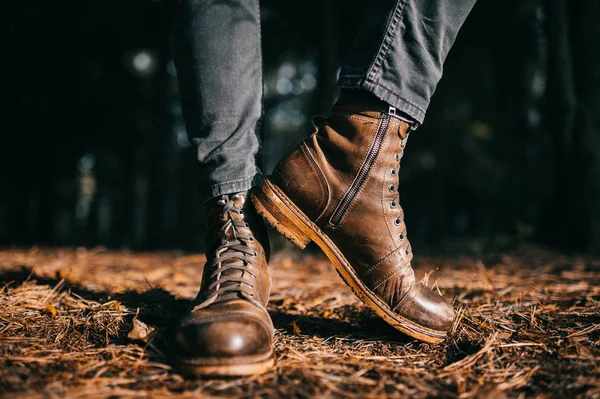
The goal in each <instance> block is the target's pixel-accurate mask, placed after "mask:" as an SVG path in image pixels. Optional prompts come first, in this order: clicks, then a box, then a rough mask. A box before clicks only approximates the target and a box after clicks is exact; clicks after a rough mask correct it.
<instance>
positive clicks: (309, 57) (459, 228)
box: [0, 0, 600, 253]
mask: <svg viewBox="0 0 600 399" xmlns="http://www.w3.org/2000/svg"><path fill="white" fill-rule="evenodd" d="M365 3H368V2H363V1H356V0H351V1H348V0H346V1H342V0H321V1H316V0H306V1H302V2H297V1H289V0H285V1H282V0H279V1H277V0H263V1H262V4H261V8H262V24H263V26H262V30H263V52H264V69H265V75H264V82H265V123H264V124H263V125H264V140H265V145H264V154H263V157H264V164H265V169H266V171H267V172H269V171H270V170H271V169H272V168H273V166H274V165H275V164H276V162H277V161H278V160H279V159H280V158H281V157H282V156H283V155H285V154H286V153H287V152H288V151H289V150H290V149H291V148H293V147H294V146H295V145H296V144H297V143H299V142H300V141H301V140H302V139H304V138H305V137H307V136H308V135H309V134H310V133H311V132H312V128H311V124H310V117H311V115H312V114H314V113H326V111H327V109H328V108H329V107H330V106H331V104H332V103H333V101H334V100H335V98H336V95H337V89H336V87H335V79H336V75H337V73H338V65H339V63H340V61H341V59H342V58H343V57H344V55H345V54H346V53H347V51H348V49H349V47H350V45H351V44H352V38H353V35H354V32H355V31H356V29H357V26H358V22H359V21H360V16H361V14H362V12H363V11H362V10H363V7H365V6H366V5H365ZM9 4H10V5H6V4H5V5H3V11H2V12H1V13H0V36H1V38H0V43H2V52H3V54H2V55H1V56H0V76H1V81H2V82H3V84H2V94H1V96H0V98H1V99H2V100H1V103H0V132H1V140H0V166H1V168H2V169H1V173H0V245H3V246H7V245H19V246H23V245H32V244H39V245H99V244H101V245H106V246H109V247H117V248H119V247H131V248H140V249H141V248H144V249H148V248H183V249H190V250H193V249H199V248H201V247H202V240H203V221H202V212H201V204H200V202H199V199H198V198H197V197H196V195H195V188H194V184H193V182H194V174H195V173H196V169H195V168H194V166H195V162H196V161H195V159H194V151H193V149H192V148H191V147H190V143H189V142H188V140H187V136H186V132H185V128H184V125H183V120H182V117H181V109H180V103H179V97H178V89H177V78H176V70H175V68H174V65H173V62H172V54H171V39H172V38H171V34H172V31H173V25H174V23H175V19H174V16H175V12H176V8H177V2H176V1H169V0H162V1H161V0H154V1H150V0H145V1H142V0H119V1H116V0H102V1H98V0H78V1H72V0H71V1H69V0H67V1H61V2H49V1H42V0H30V1H27V2H12V3H9ZM367 6H368V5H367ZM599 39H600V1H599V0H579V1H567V0H562V1H560V0H555V1H547V2H544V1H537V0H519V1H517V0H509V1H502V2H499V1H491V0H480V1H479V3H478V4H477V5H476V6H475V8H474V10H473V12H472V14H471V16H470V18H469V19H468V20H467V22H466V24H465V26H464V27H463V29H462V31H461V32H460V34H459V36H458V39H457V41H456V44H455V46H454V48H453V50H452V51H451V52H450V55H449V57H448V60H447V62H446V65H445V72H444V78H443V79H442V82H441V83H440V85H439V87H438V89H437V91H436V94H435V95H434V98H433V102H432V104H431V107H430V109H429V113H428V115H427V117H426V120H425V124H424V125H423V126H422V127H421V128H420V129H419V130H418V131H417V132H416V133H415V134H413V135H412V137H411V140H410V141H409V147H408V149H409V151H407V154H406V158H405V159H404V161H403V168H402V175H401V180H402V185H401V199H402V204H403V206H404V207H405V210H406V212H407V224H408V226H409V234H410V237H411V241H412V242H413V244H416V246H422V247H427V246H429V247H431V248H440V249H452V248H458V249H461V248H466V249H468V250H470V251H475V252H481V251H484V250H485V249H486V248H489V247H490V246H494V247H504V246H511V245H515V244H518V243H520V242H523V241H536V242H540V243H544V244H547V245H551V246H554V247H557V248H561V249H565V250H575V251H588V252H596V253H598V252H600V45H599V43H598V41H599Z"/></svg>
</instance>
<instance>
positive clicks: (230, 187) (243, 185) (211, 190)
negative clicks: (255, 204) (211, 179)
mask: <svg viewBox="0 0 600 399" xmlns="http://www.w3.org/2000/svg"><path fill="white" fill-rule="evenodd" d="M262 178H263V175H262V173H261V172H260V171H259V170H257V171H256V174H255V175H254V176H252V177H249V178H247V179H243V180H233V181H227V182H221V183H216V184H213V185H212V186H209V187H208V188H203V189H202V188H201V189H200V196H201V197H202V200H203V201H204V202H206V201H208V200H209V199H211V198H214V197H218V196H220V195H223V194H232V193H239V192H240V191H248V190H250V189H251V188H252V187H254V186H255V185H257V184H258V183H259V182H260V181H261V180H262Z"/></svg>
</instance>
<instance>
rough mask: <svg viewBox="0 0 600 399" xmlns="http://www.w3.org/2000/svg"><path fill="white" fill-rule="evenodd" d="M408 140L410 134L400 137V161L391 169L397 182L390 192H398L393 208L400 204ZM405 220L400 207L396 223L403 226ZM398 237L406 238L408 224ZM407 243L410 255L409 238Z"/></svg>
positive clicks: (397, 158) (406, 250) (397, 156)
mask: <svg viewBox="0 0 600 399" xmlns="http://www.w3.org/2000/svg"><path fill="white" fill-rule="evenodd" d="M407 140H408V134H407V135H406V136H405V137H403V138H401V139H400V148H401V150H400V152H399V153H396V154H395V157H396V161H397V162H398V166H397V167H396V168H393V169H392V170H391V172H390V173H391V174H392V176H395V177H396V179H397V180H396V182H397V184H392V185H390V192H395V193H396V197H395V198H394V199H393V200H392V202H390V207H391V208H397V207H398V206H400V161H401V160H402V156H403V155H404V147H405V146H406V141H407ZM403 222H404V212H403V211H402V209H400V216H398V217H396V218H395V219H394V225H396V226H398V227H401V226H403V224H404V223H403ZM398 238H399V239H400V240H401V241H402V240H404V239H405V238H406V226H404V229H403V230H402V231H401V232H400V234H399V235H398ZM405 242H406V243H407V245H406V248H405V249H404V252H405V253H406V254H407V255H408V253H409V252H410V243H408V240H406V241H405Z"/></svg>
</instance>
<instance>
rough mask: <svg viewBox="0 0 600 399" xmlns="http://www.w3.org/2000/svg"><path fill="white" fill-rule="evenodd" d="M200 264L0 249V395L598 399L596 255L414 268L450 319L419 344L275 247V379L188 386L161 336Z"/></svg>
mask: <svg viewBox="0 0 600 399" xmlns="http://www.w3.org/2000/svg"><path fill="white" fill-rule="evenodd" d="M203 262H204V257H203V256H200V255H186V254H182V253H133V252H128V251H116V252H115V251H107V250H105V249H102V248H96V249H61V250H57V249H37V248H34V249H32V250H29V251H25V250H4V251H0V397H5V398H22V397H32V398H33V397H47V398H48V397H49V398H52V397H69V398H78V397H81V398H107V397H167V396H168V397H177V398H183V397H220V396H225V397H255V396H259V397H285V398H288V397H357V398H367V397H385V396H388V397H460V398H470V397H493V398H503V397H569V396H571V397H576V396H582V397H596V398H598V397H600V304H599V302H600V272H599V271H600V260H599V259H595V258H587V257H584V256H577V255H570V256H567V255H561V254H558V253H554V252H551V251H549V250H544V249H540V248H536V247H530V246H525V247H521V248H519V249H516V250H512V251H509V252H502V253H499V254H496V255H489V256H486V257H484V258H477V257H470V256H430V257H428V256H421V257H416V259H415V269H416V270H417V275H418V277H419V278H425V279H428V284H429V285H430V286H434V287H437V289H439V290H440V292H441V293H442V294H443V295H444V296H445V297H446V298H448V299H450V300H452V301H453V303H454V307H455V309H456V312H457V318H456V321H455V324H454V326H453V328H452V331H451V332H450V334H449V337H448V339H447V340H446V341H445V343H443V344H440V345H432V344H426V343H421V342H418V341H415V340H412V339H410V338H408V337H406V336H404V335H402V334H401V333H399V332H396V331H395V330H393V329H392V328H391V327H388V326H387V325H386V324H385V323H383V322H381V321H380V320H378V319H377V317H376V316H375V315H374V314H373V313H372V312H371V311H370V310H369V309H367V308H366V307H365V306H364V305H363V304H362V303H360V302H359V300H357V299H356V298H355V297H354V295H353V294H352V292H351V291H350V289H349V288H348V287H347V286H346V285H345V284H344V283H343V282H342V280H341V279H340V278H339V277H338V275H337V273H336V272H335V271H334V270H333V267H332V266H331V265H330V264H329V262H328V261H327V260H326V259H325V258H324V257H321V256H319V255H314V254H310V253H299V252H296V251H293V250H289V249H288V250H284V251H281V252H279V253H277V254H276V255H275V256H274V259H273V261H272V263H271V264H272V266H271V270H272V275H273V281H274V287H273V290H272V296H271V302H270V304H269V311H270V313H271V316H272V318H273V321H274V324H275V327H276V334H275V348H276V354H277V362H276V365H275V367H274V369H273V370H272V371H269V372H267V373H266V374H263V375H258V376H252V377H247V378H239V379H199V380H188V379H185V378H183V377H182V376H181V375H179V374H178V373H177V372H175V371H174V370H173V369H172V368H171V366H170V365H169V360H168V354H169V346H170V345H172V344H171V343H170V342H169V339H168V336H169V334H168V333H169V327H170V326H172V325H173V323H175V322H176V321H177V319H178V318H179V317H180V316H181V314H182V312H184V311H185V309H186V308H187V306H188V305H189V301H190V300H191V299H192V298H193V297H194V296H195V294H196V291H197V288H198V285H199V279H200V275H201V272H200V271H201V269H202V265H203ZM430 272H431V273H430ZM429 273H430V274H429ZM134 326H135V328H134ZM151 330H153V331H151Z"/></svg>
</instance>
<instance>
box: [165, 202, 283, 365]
mask: <svg viewBox="0 0 600 399" xmlns="http://www.w3.org/2000/svg"><path fill="white" fill-rule="evenodd" d="M224 203H225V204H224ZM205 210H206V220H207V243H206V248H207V252H206V253H207V261H206V265H205V267H204V271H203V275H202V284H201V288H200V292H199V293H198V296H197V297H196V299H195V300H194V302H193V306H194V307H193V308H192V309H191V310H190V312H189V313H188V314H187V315H186V316H185V317H184V319H183V320H182V321H181V323H180V324H179V326H178V328H177V331H176V333H175V341H176V343H177V346H178V351H179V352H180V355H181V356H182V357H184V358H188V359H193V360H194V361H196V362H198V361H201V362H204V363H207V364H229V363H231V364H234V363H235V362H236V361H239V360H240V359H243V361H244V362H248V361H252V359H256V360H258V359H263V358H264V357H265V356H267V355H270V354H271V353H272V338H273V332H274V329H273V324H272V322H271V318H270V316H269V313H268V312H267V310H266V305H267V302H268V300H269V292H270V287H271V276H270V275H269V272H268V270H267V262H268V257H269V253H268V252H269V242H268V236H267V231H266V228H265V224H264V222H263V220H262V219H261V218H260V216H258V214H257V213H256V211H255V210H254V208H253V207H252V204H251V203H250V201H247V197H246V194H245V193H239V194H236V195H225V196H221V197H218V198H215V199H213V200H211V201H209V202H208V203H207V204H206V205H205ZM236 359H237V360H236Z"/></svg>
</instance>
